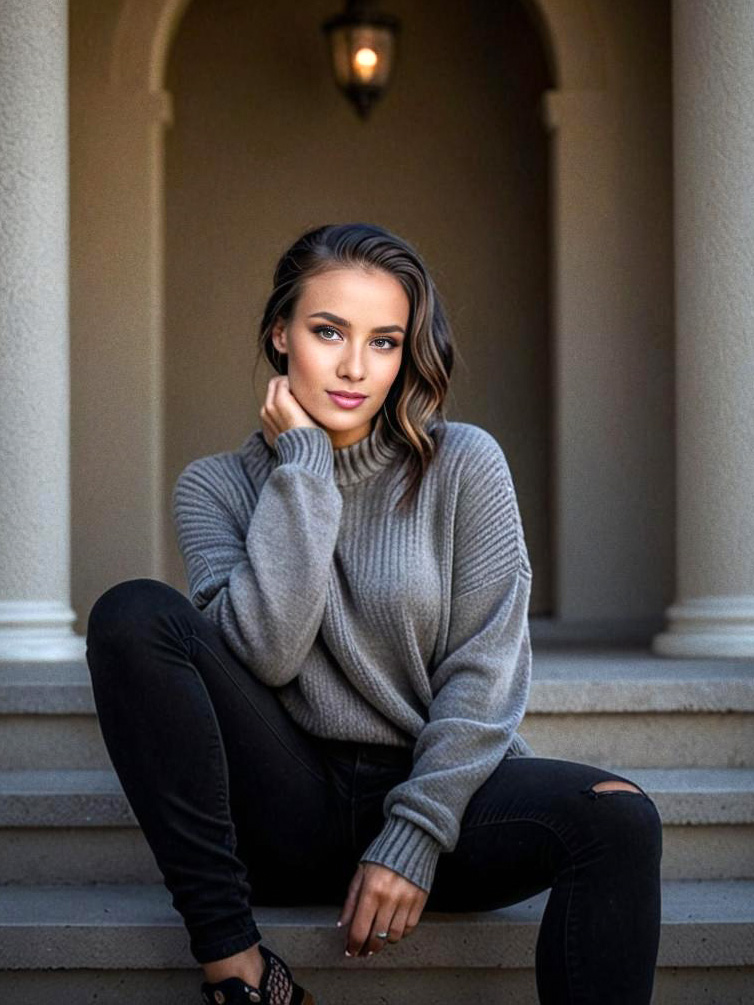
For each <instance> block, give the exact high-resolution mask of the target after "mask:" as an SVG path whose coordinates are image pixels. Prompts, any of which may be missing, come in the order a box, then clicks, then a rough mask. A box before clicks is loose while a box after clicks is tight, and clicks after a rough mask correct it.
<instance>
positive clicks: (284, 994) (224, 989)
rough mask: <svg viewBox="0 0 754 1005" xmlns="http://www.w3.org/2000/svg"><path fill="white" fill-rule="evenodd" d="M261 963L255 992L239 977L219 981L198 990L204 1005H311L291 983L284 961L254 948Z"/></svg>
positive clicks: (264, 948)
mask: <svg viewBox="0 0 754 1005" xmlns="http://www.w3.org/2000/svg"><path fill="white" fill-rule="evenodd" d="M258 946H259V952H260V953H261V955H262V959H263V960H264V962H265V968H264V973H263V974H262V980H261V982H260V984H259V987H258V988H255V987H254V985H253V984H249V983H248V982H247V981H245V980H243V979H242V978H240V977H226V978H225V980H223V981H218V982H217V983H216V984H210V983H209V982H208V981H204V982H203V983H202V986H201V992H202V1001H203V1002H204V1005H248V1003H249V1002H256V1003H259V1005H315V1002H314V998H313V997H312V995H311V993H310V992H309V991H307V990H306V989H305V988H302V987H300V986H299V985H298V984H296V982H295V981H294V979H293V974H292V973H291V971H290V968H289V967H288V964H287V963H286V962H285V960H283V959H281V958H280V957H279V956H278V955H277V953H273V951H272V950H271V949H268V948H267V946H263V945H262V943H261V942H260V943H259V944H258Z"/></svg>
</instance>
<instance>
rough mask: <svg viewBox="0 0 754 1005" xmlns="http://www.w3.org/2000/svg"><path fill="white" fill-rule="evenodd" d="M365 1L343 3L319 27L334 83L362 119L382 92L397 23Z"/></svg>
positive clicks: (393, 55)
mask: <svg viewBox="0 0 754 1005" xmlns="http://www.w3.org/2000/svg"><path fill="white" fill-rule="evenodd" d="M375 6H376V5H375V4H374V3H371V2H369V0H347V2H346V9H345V11H343V12H342V13H341V14H334V15H333V16H332V17H330V18H328V19H327V21H325V22H324V24H323V25H322V30H323V31H324V32H325V33H326V34H327V36H328V38H329V40H330V54H331V57H332V66H333V73H334V75H335V83H336V84H337V85H338V87H339V88H340V89H341V91H343V93H344V94H345V95H346V97H348V98H349V99H350V100H351V101H352V102H353V103H354V105H355V106H356V111H357V112H358V114H359V115H360V116H361V118H362V119H365V118H366V117H367V115H368V114H369V112H370V110H371V107H372V104H373V103H374V102H375V101H376V100H377V99H378V98H381V97H382V95H383V94H384V93H385V90H386V89H387V86H388V84H389V82H390V78H391V76H392V72H393V67H394V65H395V58H396V52H397V38H398V31H399V29H400V21H399V20H398V18H396V17H393V16H392V15H391V14H383V13H380V12H379V11H377V10H375Z"/></svg>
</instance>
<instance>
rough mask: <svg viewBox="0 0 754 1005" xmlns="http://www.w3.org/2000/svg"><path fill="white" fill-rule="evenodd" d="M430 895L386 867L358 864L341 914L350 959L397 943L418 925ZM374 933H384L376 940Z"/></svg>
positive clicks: (371, 863)
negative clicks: (385, 935) (384, 936)
mask: <svg viewBox="0 0 754 1005" xmlns="http://www.w3.org/2000/svg"><path fill="white" fill-rule="evenodd" d="M428 896H429V894H428V893H427V892H426V890H423V889H422V888H421V887H420V886H417V885H416V884H415V883H412V882H411V881H410V880H408V879H406V878H405V877H404V876H401V875H400V874H399V873H397V872H393V870H392V869H388V868H387V866H384V865H378V864H377V863H376V862H360V863H359V866H358V868H357V870H356V874H355V875H354V877H353V879H352V880H351V885H350V886H349V888H348V895H347V897H346V902H345V904H344V906H343V910H342V912H341V915H340V919H339V920H340V922H341V924H343V925H350V927H349V928H348V929H347V932H346V952H347V953H349V954H350V955H351V956H368V955H369V953H370V952H373V953H378V952H379V951H380V950H381V949H382V947H383V946H384V945H385V943H386V942H398V941H400V939H402V938H403V937H404V935H408V934H409V933H410V932H412V931H413V930H414V928H416V926H417V925H418V924H419V918H420V917H421V913H422V911H423V910H424V905H425V904H426V902H427V898H428ZM375 932H387V933H388V937H387V939H378V938H376V936H375Z"/></svg>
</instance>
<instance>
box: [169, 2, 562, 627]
mask: <svg viewBox="0 0 754 1005" xmlns="http://www.w3.org/2000/svg"><path fill="white" fill-rule="evenodd" d="M331 9H332V2H331V0H318V2H314V0H312V2H308V3H306V4H302V3H300V2H298V0H281V2H279V3H276V4H266V5H261V4H260V5H255V4H250V3H248V2H246V0H219V2H218V0H194V2H193V3H192V5H191V7H190V8H189V10H188V11H187V14H186V16H185V18H184V20H183V22H182V23H181V26H180V29H179V32H178V34H177V37H176V39H175V41H174V44H173V48H172V51H171V57H170V61H169V65H168V75H167V82H166V83H167V88H168V90H169V91H170V92H171V93H172V95H173V103H174V125H173V126H172V128H171V129H170V130H169V132H168V135H167V151H166V152H167V157H166V168H167V174H166V185H167V217H166V221H167V228H166V234H167V259H166V261H167V272H166V307H167V312H166V356H165V379H166V388H167V413H166V417H167V441H166V465H167V472H168V474H169V475H170V476H172V477H174V476H175V475H176V474H177V473H178V471H179V470H180V468H181V467H182V466H183V465H184V464H185V463H186V462H187V461H188V460H190V459H191V458H192V457H195V456H199V455H200V454H204V453H211V452H214V451H216V450H224V449H230V448H232V447H234V446H236V445H237V444H238V443H239V442H240V441H241V440H242V439H243V438H245V436H246V435H248V432H249V431H250V429H251V428H255V427H256V426H257V425H258V411H259V406H260V404H261V400H260V398H259V392H261V391H262V390H263V389H264V387H266V381H267V378H268V377H269V376H270V375H271V374H272V371H271V370H270V369H268V368H267V367H265V368H264V370H262V369H261V368H260V371H259V376H258V378H257V388H256V392H257V393H256V394H255V391H254V389H253V388H252V386H251V359H252V350H253V346H254V339H255V333H256V327H257V324H258V321H259V317H260V316H261V311H262V308H263V304H264V301H265V299H266V297H267V295H268V292H269V284H270V280H271V277H272V271H273V268H274V264H275V261H276V260H277V257H278V255H279V254H280V253H281V251H282V250H283V249H284V247H285V246H286V245H287V244H288V243H289V242H290V241H291V240H292V239H293V238H294V237H296V236H297V235H298V234H299V232H301V231H302V230H304V229H305V228H307V227H309V226H313V225H317V224H320V223H324V222H330V221H346V220H366V221H370V222H376V223H379V224H382V225H384V226H386V227H388V228H390V229H393V230H395V231H397V232H399V233H401V234H403V235H405V236H406V237H407V238H408V239H409V240H410V241H411V242H413V243H414V244H415V245H416V246H417V247H418V249H419V251H420V252H421V253H422V254H423V255H424V257H425V259H426V261H427V262H428V265H429V267H430V269H431V270H432V272H433V273H434V275H435V277H436V281H437V283H438V285H439V287H440V290H441V293H442V295H443V296H444V298H445V302H446V305H447V308H448V311H449V314H450V316H451V320H452V322H453V325H454V330H455V334H456V339H457V346H458V351H459V358H458V361H457V365H456V370H455V372H454V376H453V382H452V385H451V386H452V389H453V395H452V399H451V401H450V403H449V409H448V412H449V415H450V417H451V418H459V419H463V420H465V421H469V422H476V423H478V424H480V425H483V426H484V427H486V428H488V429H490V430H491V431H493V432H494V433H495V434H496V435H497V436H498V438H499V440H500V442H501V444H502V445H503V448H504V449H505V451H506V453H507V455H508V459H509V462H510V464H511V468H512V470H513V474H514V479H515V481H516V486H517V490H518V493H519V497H520V503H521V508H522V513H523V518H524V523H525V529H526V533H527V540H528V544H529V550H530V554H531V559H532V563H533V566H534V568H535V572H536V573H537V574H536V575H535V594H536V595H535V598H534V600H533V603H532V610H533V611H535V612H549V611H550V608H551V605H550V546H549V524H550V521H549V495H548V492H549V469H550V458H549V436H548V431H549V425H550V421H551V419H550V400H549V373H548V318H547V314H548V292H547V289H548V277H547V269H548V264H547V259H548V226H547V215H548V210H547V195H548V164H547V134H546V130H545V126H544V123H543V122H542V119H541V115H540V108H539V99H540V95H541V93H542V91H543V90H544V89H545V87H546V86H548V83H549V81H548V77H547V71H546V67H545V65H544V61H543V55H542V48H541V44H540V42H539V39H538V37H537V36H536V34H535V31H534V28H533V27H532V26H531V25H530V23H529V21H528V19H527V17H526V15H525V13H524V11H523V8H521V7H520V6H519V5H518V4H500V5H498V6H497V7H496V6H495V5H492V4H489V3H488V2H483V0H477V2H476V3H473V4H472V5H471V7H469V4H468V3H467V2H463V3H462V2H461V0H456V2H453V3H444V4H443V5H442V6H441V7H437V6H435V5H431V4H426V3H420V2H418V0H400V2H399V0H396V2H393V3H392V4H391V8H390V9H391V11H393V12H394V13H396V14H397V15H398V16H399V17H400V18H401V20H402V22H403V25H404V31H403V35H402V39H401V42H402V46H401V56H400V63H399V65H398V68H397V73H396V77H395V81H394V86H393V87H392V88H391V90H390V92H389V93H388V94H387V95H386V96H385V98H384V100H383V102H382V103H381V104H380V105H378V106H376V107H375V109H374V111H373V114H372V116H371V118H370V119H369V120H367V122H362V121H361V120H360V119H359V118H358V117H357V116H356V114H355V112H354V111H353V110H352V109H351V106H350V105H349V104H348V103H347V102H346V101H345V99H344V98H343V97H342V96H341V95H340V93H339V92H338V91H337V90H336V88H335V86H334V84H333V83H332V81H331V78H330V72H329V65H328V62H327V50H326V44H325V39H324V36H323V35H322V33H321V32H320V29H319V25H320V23H321V22H322V21H323V20H324V18H325V17H326V16H327V14H328V13H330V12H331ZM171 544H172V545H173V547H172V550H171V551H170V552H169V554H170V557H171V566H170V578H171V580H173V581H175V582H177V583H180V584H181V585H183V576H182V569H181V566H180V562H179V556H178V553H177V548H176V547H175V545H174V542H173V541H172V540H171Z"/></svg>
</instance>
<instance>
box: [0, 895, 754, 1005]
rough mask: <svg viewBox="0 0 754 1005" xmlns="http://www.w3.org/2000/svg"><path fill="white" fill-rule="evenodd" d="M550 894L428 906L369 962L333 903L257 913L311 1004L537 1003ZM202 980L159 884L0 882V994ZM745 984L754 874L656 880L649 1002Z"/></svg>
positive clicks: (161, 995)
mask: <svg viewBox="0 0 754 1005" xmlns="http://www.w3.org/2000/svg"><path fill="white" fill-rule="evenodd" d="M548 897H549V891H544V892H542V893H540V894H537V896H535V897H533V898H531V899H529V900H526V901H522V902H521V903H519V904H515V905H513V906H510V907H506V908H502V909H500V910H496V911H485V912H474V913H463V914H461V913H458V914H456V913H442V914H441V913H431V912H425V913H424V915H423V916H422V919H421V921H420V923H419V925H418V927H417V928H416V930H415V931H414V932H413V933H412V935H411V936H410V937H409V938H407V939H405V940H404V941H403V942H400V943H398V944H397V945H395V946H391V947H389V948H388V949H386V950H384V951H383V952H381V953H379V954H377V955H376V956H374V957H372V958H370V959H366V958H356V959H350V960H349V959H347V958H346V957H345V956H344V955H343V946H344V938H345V936H344V933H343V932H341V931H338V930H337V929H336V928H335V921H336V919H337V917H338V912H339V905H329V906H309V907H302V908H296V909H292V908H280V907H273V906H261V905H260V906H257V907H256V908H255V918H256V921H257V924H258V926H259V928H260V931H261V932H262V938H263V940H264V942H265V944H266V945H269V946H270V947H271V948H273V949H274V950H276V951H277V952H279V953H280V954H281V955H282V956H283V958H284V959H285V960H286V961H287V962H288V964H289V965H290V966H291V968H292V969H293V971H294V974H295V976H296V978H297V979H298V980H299V981H300V982H301V983H303V984H304V985H305V986H307V987H309V988H310V989H311V990H312V992H313V994H314V995H315V998H316V1001H317V1005H354V1002H359V1005H386V1003H388V1002H389V1003H390V1005H424V1003H432V1005H440V1003H442V1005H444V1003H448V1005H449V1003H451V1002H453V1003H457V1002H464V1003H466V1002H469V1003H474V1005H493V1003H494V1005H499V1003H501V1002H510V1003H513V1002H515V1003H517V1005H535V1003H536V1002H537V996H536V988H535V978H534V970H533V967H534V958H535V956H534V954H535V947H536V940H537V935H538V932H539V926H540V924H541V920H542V912H543V910H544V908H545V905H546V903H547V899H548ZM201 979H202V971H201V968H200V967H199V965H198V964H197V963H196V961H195V960H194V959H193V957H192V956H191V954H190V951H189V946H188V935H187V933H186V930H185V928H184V926H183V921H182V918H181V917H180V915H179V914H178V913H177V911H176V910H175V909H174V908H173V907H172V903H171V898H170V894H169V893H168V891H167V890H166V888H165V887H164V886H162V885H148V886H110V885H93V886H85V887H6V888H5V889H4V890H3V896H2V898H0V1000H2V1001H7V1002H11V1001H12V1002H13V1003H14V1005H38V1003H39V1002H40V1001H43V1000H44V1001H50V1000H57V1001H59V1000H67V1001H73V1000H75V1001H76V1002H77V1003H94V1002H96V1003H97V1005H121V1003H122V1002H124V1001H128V1002H129V1005H179V1003H180V1005H187V1003H190V1002H197V1005H199V1001H200V997H199V983H200V981H201ZM753 981H754V883H752V882H743V881H739V882H718V881H703V882H702V881H685V882H684V881H679V882H666V883H665V884H664V885H663V894H662V933H661V938H660V949H659V956H658V961H657V971H656V976H655V993H654V996H653V999H652V1001H653V1005H681V1003H683V1005H692V1003H693V1005H734V1003H736V1005H743V1003H749V1002H751V991H752V987H754V983H753ZM74 996H75V998H74Z"/></svg>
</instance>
